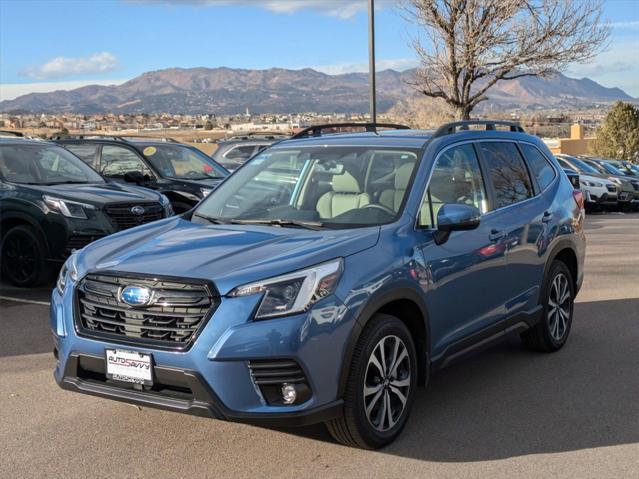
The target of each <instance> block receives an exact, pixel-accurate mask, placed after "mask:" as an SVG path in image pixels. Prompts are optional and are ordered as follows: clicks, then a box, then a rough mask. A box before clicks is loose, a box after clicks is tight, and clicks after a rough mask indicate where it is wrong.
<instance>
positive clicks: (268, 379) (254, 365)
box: [248, 359, 306, 386]
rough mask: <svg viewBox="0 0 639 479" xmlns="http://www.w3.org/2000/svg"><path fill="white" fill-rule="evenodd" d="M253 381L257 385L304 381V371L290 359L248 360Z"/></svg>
mask: <svg viewBox="0 0 639 479" xmlns="http://www.w3.org/2000/svg"><path fill="white" fill-rule="evenodd" d="M248 366H249V369H250V370H251V376H252V377H253V381H254V382H255V384H257V385H258V386H261V385H267V384H284V383H288V384H294V383H302V382H305V381H306V376H305V375H304V371H302V368H300V366H299V364H297V363H296V362H295V361H293V360H291V359H267V360H253V361H249V362H248Z"/></svg>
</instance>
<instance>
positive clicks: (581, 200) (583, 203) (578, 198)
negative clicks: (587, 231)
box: [572, 190, 586, 210]
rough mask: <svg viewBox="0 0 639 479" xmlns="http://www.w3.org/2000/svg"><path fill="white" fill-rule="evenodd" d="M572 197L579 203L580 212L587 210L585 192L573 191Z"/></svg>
mask: <svg viewBox="0 0 639 479" xmlns="http://www.w3.org/2000/svg"><path fill="white" fill-rule="evenodd" d="M572 197H573V198H574V199H575V203H577V206H579V209H580V210H583V209H585V208H586V199H585V198H584V193H583V191H580V190H573V192H572Z"/></svg>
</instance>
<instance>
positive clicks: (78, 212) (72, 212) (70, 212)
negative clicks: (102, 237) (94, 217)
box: [42, 195, 95, 220]
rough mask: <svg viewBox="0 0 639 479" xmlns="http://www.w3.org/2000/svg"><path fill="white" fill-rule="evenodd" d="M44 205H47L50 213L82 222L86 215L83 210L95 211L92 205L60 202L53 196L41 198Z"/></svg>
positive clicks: (67, 201) (60, 200)
mask: <svg viewBox="0 0 639 479" xmlns="http://www.w3.org/2000/svg"><path fill="white" fill-rule="evenodd" d="M42 199H43V200H44V204H45V205H47V208H49V209H50V210H51V211H55V212H56V213H60V214H62V215H63V216H66V217H67V218H80V219H82V220H86V219H87V213H86V211H85V210H93V209H95V207H94V206H92V205H87V204H85V203H78V202H76V201H69V200H62V199H60V198H55V197H53V196H48V195H44V196H43V197H42Z"/></svg>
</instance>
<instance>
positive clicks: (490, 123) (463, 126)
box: [433, 120, 525, 138]
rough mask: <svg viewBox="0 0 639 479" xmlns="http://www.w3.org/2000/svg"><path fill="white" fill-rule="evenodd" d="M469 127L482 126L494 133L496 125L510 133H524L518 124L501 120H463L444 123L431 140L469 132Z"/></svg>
mask: <svg viewBox="0 0 639 479" xmlns="http://www.w3.org/2000/svg"><path fill="white" fill-rule="evenodd" d="M470 125H483V126H485V127H486V131H494V130H496V129H497V128H495V127H496V126H497V125H500V126H507V127H509V128H510V131H512V132H515V133H525V131H524V129H523V128H522V127H521V125H520V124H519V123H516V122H514V121H502V120H463V121H453V122H450V123H444V124H443V125H442V126H440V127H439V128H437V130H436V131H435V133H433V138H438V137H440V136H445V135H452V134H453V133H457V130H458V129H459V130H469V129H470V128H468V127H469V126H470Z"/></svg>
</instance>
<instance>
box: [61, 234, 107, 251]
mask: <svg viewBox="0 0 639 479" xmlns="http://www.w3.org/2000/svg"><path fill="white" fill-rule="evenodd" d="M103 237H104V236H100V235H73V236H71V237H70V238H69V239H68V241H67V246H66V248H65V254H66V256H69V255H70V254H71V253H73V250H78V249H82V248H84V247H85V246H86V245H88V244H89V243H93V242H94V241H96V240H99V239H100V238H103Z"/></svg>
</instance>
